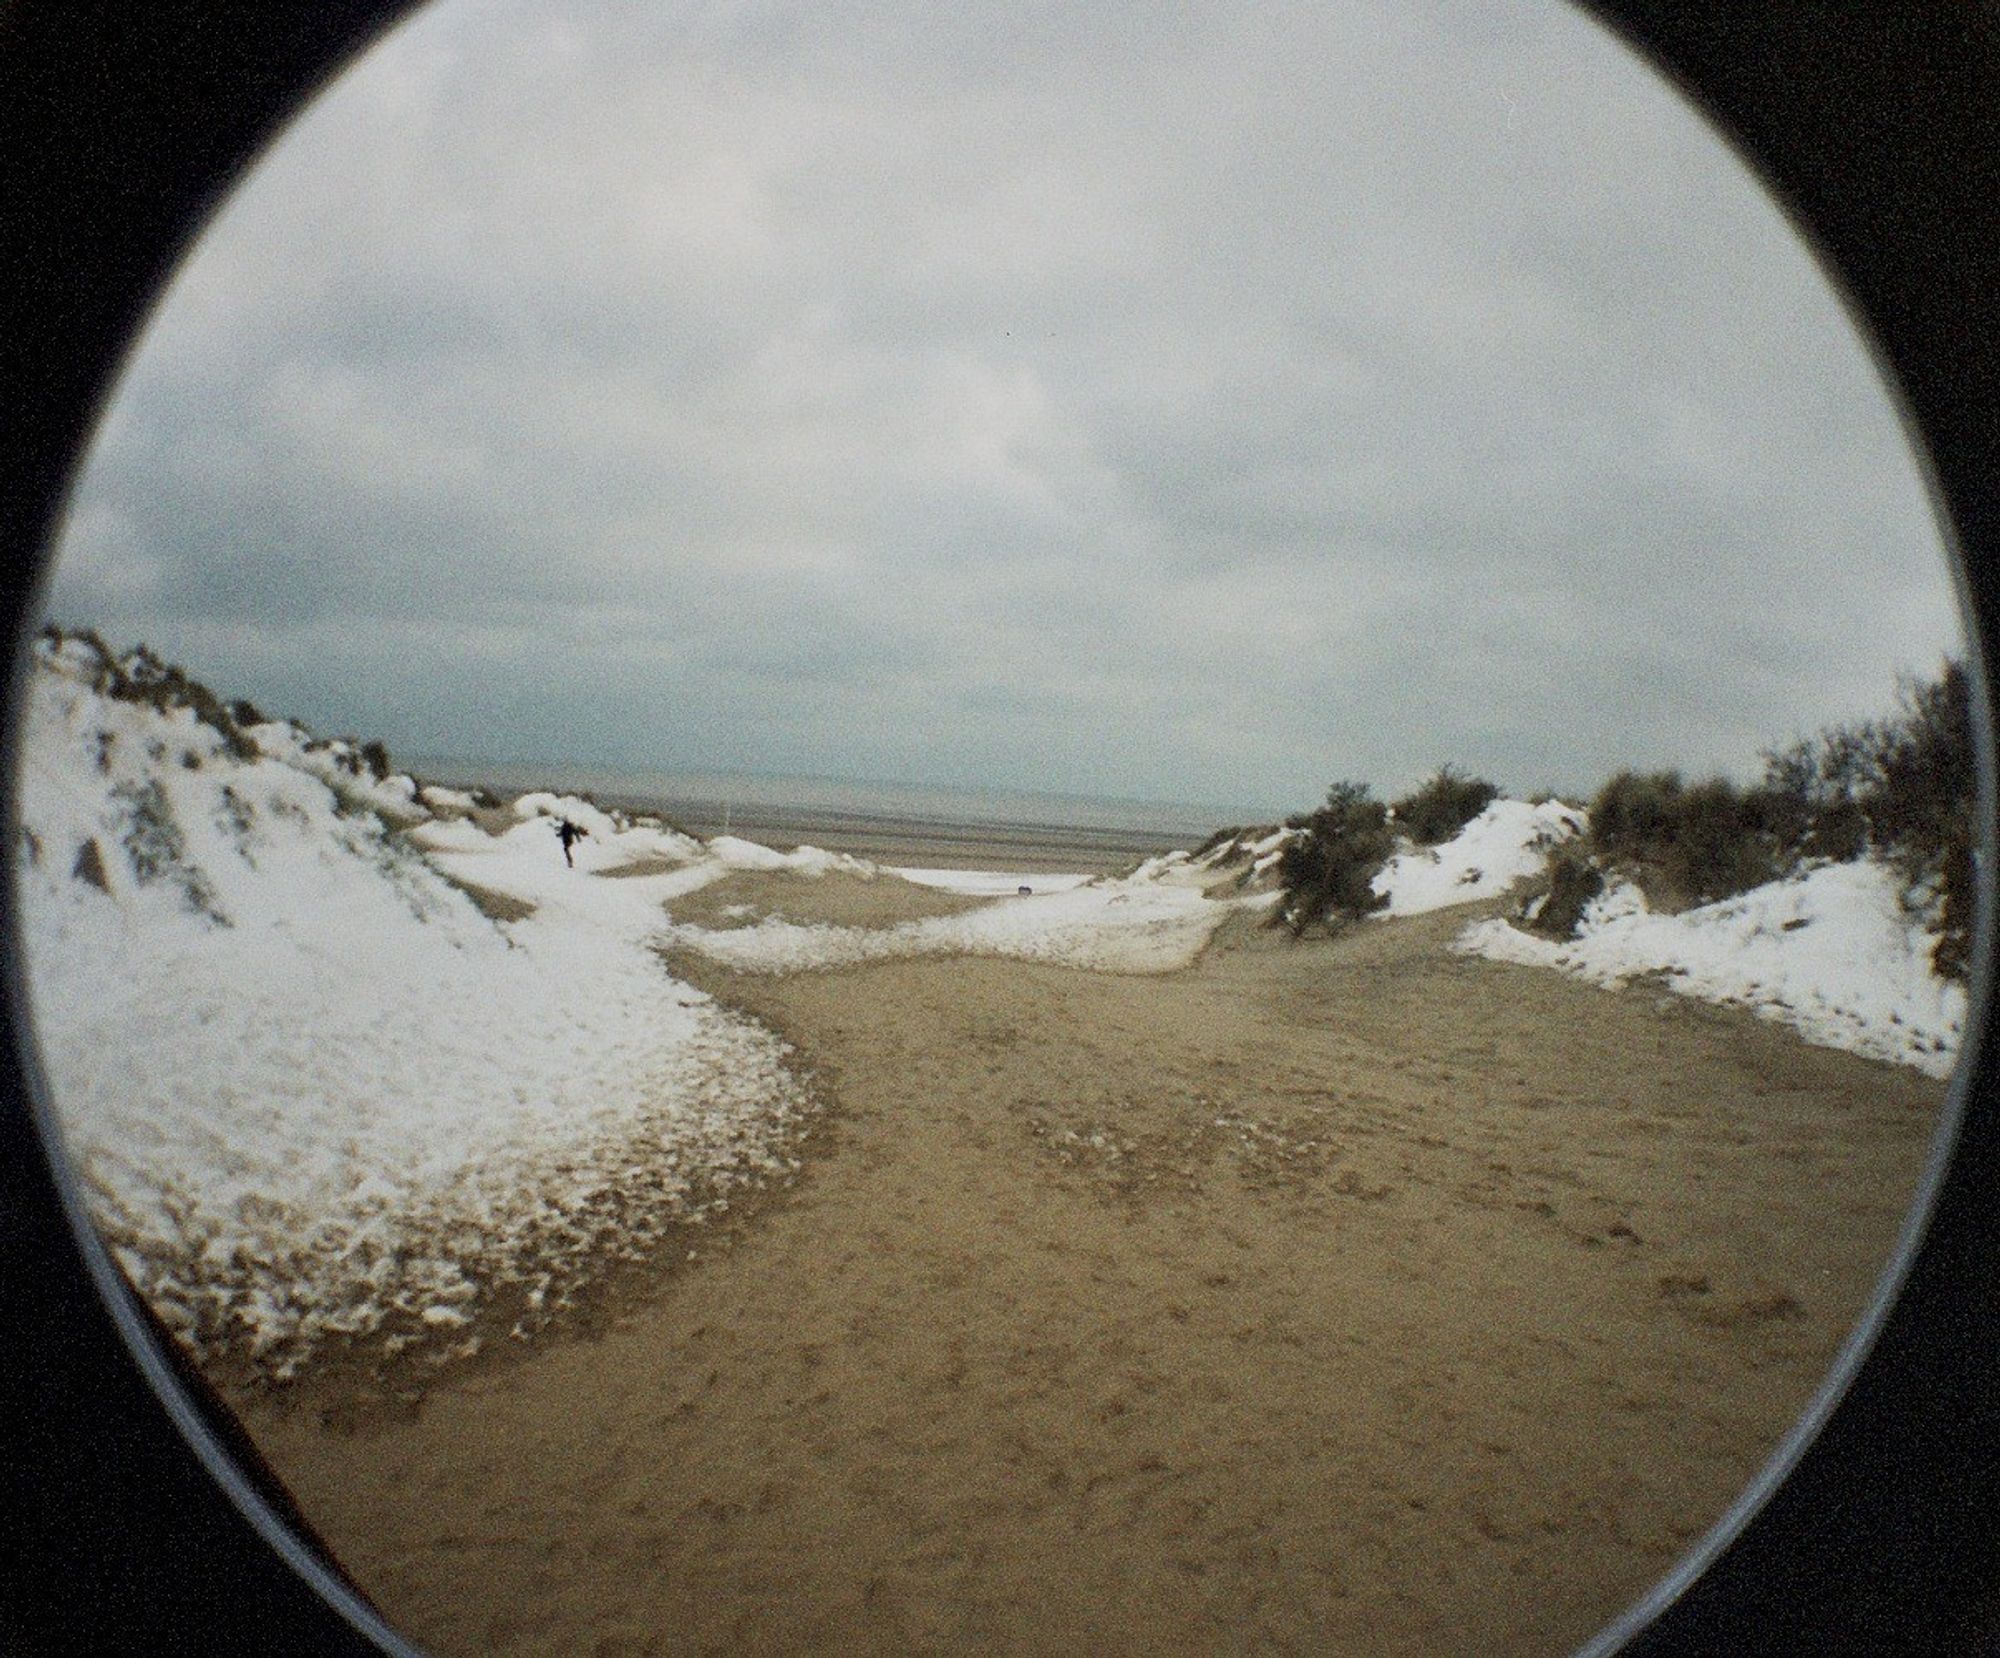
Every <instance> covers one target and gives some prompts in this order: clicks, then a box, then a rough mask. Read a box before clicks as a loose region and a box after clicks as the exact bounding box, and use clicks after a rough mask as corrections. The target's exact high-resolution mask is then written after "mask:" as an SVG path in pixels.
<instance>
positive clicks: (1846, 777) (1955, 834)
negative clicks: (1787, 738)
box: [1753, 660, 1977, 979]
mask: <svg viewBox="0 0 2000 1658" xmlns="http://www.w3.org/2000/svg"><path fill="white" fill-rule="evenodd" d="M1976 788H1977V774H1976V767H1975V765H1974V759H1973V746H1972V688H1971V683H1970V681H1969V679H1968V678H1967V675H1966V670H1965V664H1964V663H1963V662H1959V661H1955V660H1947V661H1946V662H1945V663H1944V665H1943V666H1942V668H1941V669H1940V670H1939V673H1938V676H1937V677H1936V678H1935V679H1931V680H1906V681H1905V682H1904V683H1903V685H1902V686H1901V688H1900V690H1899V693H1898V707H1897V709H1896V711H1895V712H1894V713H1893V714H1891V715H1890V716H1889V717H1887V718H1886V719H1881V720H1873V721H1867V722H1863V723H1860V724H1852V725H1840V726H1830V727H1828V728H1827V729H1826V730H1824V731H1822V732H1820V733H1819V735H1818V736H1816V737H1813V738H1810V739H1808V740H1806V741H1804V742H1799V743H1794V744H1793V745H1792V746H1791V747H1790V748H1788V749H1784V750H1781V751H1779V752H1777V753H1772V754H1767V755H1765V757H1764V780H1763V783H1762V784H1761V785H1760V786H1759V788H1758V789H1757V790H1755V791H1753V793H1754V799H1755V802H1756V806H1757V809H1758V810H1759V811H1761V813H1762V814H1763V822H1764V827H1765V828H1766V830H1767V832H1768V836H1769V839H1770V841H1771V844H1772V845H1773V847H1774V848H1775V850H1776V851H1777V853H1778V855H1779V856H1780V857H1782V858H1785V859H1788V860H1794V859H1800V858H1830V859H1834V860H1836V861H1844V860H1846V859H1849V858H1857V857H1860V856H1861V855H1862V854H1863V853H1864V852H1867V851H1869V850H1871V849H1872V850H1873V851H1875V852H1876V853H1877V854H1878V855H1880V856H1882V857H1884V858H1886V859H1888V860H1889V861H1890V862H1891V863H1893V864H1894V865H1895V867H1896V869H1897V871H1898V873H1899V874H1900V875H1901V876H1902V879H1903V884H1904V891H1905V895H1906V899H1907V901H1908V902H1909V903H1910V904H1911V905H1912V906H1913V907H1915V908H1918V909H1920V910H1922V911H1924V912H1925V913H1926V914H1927V915H1928V917H1929V920H1930V923H1931V926H1932V929H1933V931H1934V932H1935V933H1936V934H1937V943H1936V945H1935V946H1934V948H1933V950H1932V957H1931V959H1932V964H1933V965H1934V966H1935V967H1936V968H1937V970H1938V972H1939V973H1940V974H1942V975H1944V976H1946V977H1949V978H1960V979H1962V978H1964V977H1965V976H1966V972H1967V967H1968V959H1969V956H1970V952H1971V946H1972V907H1973V894H1974V889H1975V885H1976V883H1975V880H1974V876H1973V864H1972V843H1973V809H1974V797H1975V793H1976Z"/></svg>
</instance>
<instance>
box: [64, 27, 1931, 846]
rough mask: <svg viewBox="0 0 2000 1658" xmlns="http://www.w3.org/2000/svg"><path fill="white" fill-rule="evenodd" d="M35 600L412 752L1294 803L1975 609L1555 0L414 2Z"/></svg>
mask: <svg viewBox="0 0 2000 1658" xmlns="http://www.w3.org/2000/svg"><path fill="white" fill-rule="evenodd" d="M50 610H51V612H52V614H53V615H55V616H56V617H57V618H58V619H59V620H61V621H65V622H68V623H72V624H75V625H94V626H96V627H98V628H100V629H101V630H102V631H103V632H104V633H105V634H106V636H107V638H108V639H110V640H111V641H112V642H113V643H130V642H132V641H135V640H139V639H144V640H146V641H148V642H150V643H151V644H153V645H154V646H155V648H157V649H160V650H161V651H163V652H164V653H165V654H168V655H169V656H171V657H174V658H177V659H179V660H181V661H183V662H185V663H186V664H187V665H188V667H189V668H190V669H191V670H192V671H194V672H195V673H197V674H198V675H200V676H201V677H203V678H206V679H208V680H209V681H210V682H211V683H212V684H213V685H214V686H215V687H216V688H217V689H218V690H219V691H220V692H222V693H223V694H224V695H226V696H231V695H248V696H251V697H253V698H254V699H256V700H257V701H258V702H260V703H261V704H263V705H264V706H265V707H266V708H267V709H268V710H269V711H271V712H282V713H289V714H294V715H297V716H299V717H302V718H304V719H305V720H306V721H307V722H308V723H310V724H312V725H313V726H314V727H315V728H316V729H320V730H322V731H329V732H333V731H339V732H352V733H355V734H358V735H362V736H380V737H382V738H384V739H385V740H386V741H387V742H388V744H389V746H390V748H391V750H392V752H394V751H402V752H429V753H452V754H464V755H471V756H480V757H486V758H492V759H505V760H526V761H557V760H562V761H575V762H586V763H591V764H609V765H622V766H634V767H641V768H645V769H652V770H665V769H680V768H709V769H714V768H722V769H747V770H756V771H769V772H779V773H786V772H798V773H811V774H816V775H822V776H836V777H850V778H867V779H885V780H897V781H908V782H916V783H931V784H947V785H952V784H962V785H971V786H996V787H1006V788H1044V789H1054V790H1062V791H1070V792H1081V793H1091V794H1111V795H1126V796H1138V797H1145V798H1157V799H1171V800H1192V801H1201V802H1215V803H1219V804H1224V805H1228V806H1232V807H1236V806H1252V805H1255V806H1262V807H1267V808H1271V809H1278V810H1284V809H1300V808H1303V807H1305V806H1307V805H1310V804H1312V803H1314V802H1315V801H1316V800H1317V799H1318V798H1319V797H1320V796H1321V794H1322V793H1323V792H1324V790H1325V788H1326V785H1327V783H1328V782H1329V781H1331V780H1332V779H1334V778H1337V777H1355V778H1361V779H1365V780H1367V781H1369V782H1371V783H1373V784H1375V785H1376V787H1377V788H1378V789H1380V790H1385V791H1390V792H1394V791H1395V790H1397V789H1398V788H1400V787H1401V786H1402V785H1405V784H1407V783H1408V782H1410V781H1413V780H1414V779H1415V778H1417V777H1418V776H1420V775H1422V774H1423V773H1424V772H1426V771H1428V770H1429V769H1430V768H1431V767H1432V766H1433V765H1435V764H1436V763H1437V762H1439V761H1442V760H1452V761H1456V762H1458V763H1460V764H1462V765H1465V766H1468V767H1470V768H1472V769H1475V770H1477V771H1480V772H1482V773H1485V774H1487V775H1490V776H1492V777H1494V778H1495V779H1497V780H1498V781H1500V782H1502V783H1504V784H1507V785H1510V786H1513V787H1515V788H1518V789H1523V790H1525V789H1530V788H1534V787H1538V786H1561V787H1567V788H1570V789H1587V788H1590V787H1592V786H1594V785H1595V784H1596V783H1597V782H1599V781H1601V780H1602V778H1603V777H1604V775H1606V774H1607V773H1608V772H1609V771H1611V770H1612V769H1614V768H1616V767H1618V766H1620V765H1627V764H1632V765H1646V766H1651V765H1678V766H1681V767H1683V768H1686V769H1689V770H1692V771H1702V770H1707V769H1711V768H1715V767H1727V768H1731V769H1734V770H1736V771H1737V772H1738V773H1739V774H1741V775H1748V774H1749V773H1750V772H1751V771H1752V770H1753V769H1754V767H1755V765H1756V757H1757V754H1758V752H1759V750H1760V749H1762V748H1764V747H1767V746H1770V745H1772V744H1775V743H1779V742H1783V741H1785V740H1787V739H1789V738H1790V737H1792V736H1794V735H1798V734H1802V733H1804V732H1806V731H1809V730H1811V729H1813V728H1815V727H1817V726H1818V725H1820V724H1821V723H1823V722H1825V721H1827V720H1830V719H1838V718H1850V717H1854V716H1857V715H1864V714H1869V713H1873V712H1875V711H1878V710H1880V709H1882V708H1885V707H1886V706H1887V705H1888V703H1889V702H1890V700H1891V698H1892V697H1893V694H1894V689H1895V679H1896V675H1897V673H1898V671H1899V670H1905V669H1913V670H1925V669H1929V668H1931V667H1934V665H1935V664H1936V662H1937V660H1938V658H1939V656H1940V654H1941V653H1942V652H1943V651H1945V650H1946V649H1951V648H1956V642H1957V639H1958V621H1957V615H1956V611H1955V609H1954V606H1953V601H1952V598H1951V592H1950V587H1949V582H1948V578H1947V574H1946V566H1945V562H1944V555H1943V553H1942V551H1941V549H1940V545H1939V541H1938V535H1937V531H1936V528H1935V526H1934V524H1933V521H1932V518H1931V515H1930V509H1929V506H1928V504H1927V500H1926V498H1925V495H1924V491H1923V488H1922V485H1921V483H1920V481H1919V474H1918V470H1917V468H1916V466H1915V464H1914V463H1913V461H1912V460H1911V458H1910V457H1909V454H1908V452H1907V449H1906V447H1905V441H1904V438H1903V436H1902V433H1901V431H1900V428H1899V426H1898V423H1897V420H1896V417H1895V415H1894V413H1893V411H1892V409H1891V407H1890V404H1889V402H1888V401H1887V399H1886V397H1885V395H1884V393H1883V391H1882V389H1881V386H1880V383H1879V381H1878V379H1877V376H1876V373H1875V370H1874V368H1873V367H1872V366H1871V364H1870V362H1869V360H1868V358H1867V355H1866V353H1865V351H1864V350H1863V348H1862V346H1861V345H1860V343H1859V341H1858V340H1857V339H1856V338H1855V336H1854V335H1853V333H1852V330H1851V327H1850V325H1849V324H1848V322H1847V320H1846V318H1845V316H1844V314H1843V313H1842V311H1841V309H1840V307H1839V305H1838V303H1837V302H1836V300H1835V298H1834V297H1833V294H1832V292H1831V290H1830V289H1829V288H1828V286H1827V284H1826V282H1825V280H1824V279H1823V278H1822V277H1821V275H1820V274H1819V273H1818V271H1817V268H1816V267H1815V266H1814V265H1813V263H1812V261H1811V260H1810V258H1809V257H1808V255H1807V254H1806V252H1805V250H1804V248H1803V247H1802V246H1801V245H1800V244H1799V243H1798V241H1797V240H1796V239H1795V237H1794V236H1793V234H1792V232H1791V231H1790V229H1789V228H1788V227H1787V225H1786V223H1785V221H1784V220H1783V218H1782V217H1781V215H1780V214H1779V212H1778V210H1777V209H1776V208H1775V207H1774V206H1773V205H1772V204H1771V203H1770V201H1769V200H1768V199H1767V198H1765V197H1764V196H1763V195H1762V194H1761V192H1760V191H1759V190H1758V188H1757V187H1756V186H1755V185H1753V183H1752V182H1751V180H1750V177H1749V175H1748V174H1747V172H1745V170H1744V169H1743V168H1742V167H1741V165H1740V164H1739V163H1738V162H1737V161H1736V160H1735V158H1734V157H1733V156H1732V155H1731V154H1730V153H1729V152H1728V151H1727V150H1726V149H1725V147H1724V146H1723V145H1722V143H1721V142H1720V141H1719V140H1718V139H1717V138H1716V137H1714V136H1713V135H1712V133H1711V132H1710V131H1709V130H1708V129H1707V127H1706V126H1705V125H1704V124H1703V123H1702V122H1701V120H1700V119H1699V118H1698V117H1697V116H1695V115H1694V114H1693V112H1692V111H1691V110H1690V109H1689V108H1687V107H1686V106H1685V105H1684V104H1682V103H1681V102H1680V101H1679V99H1678V97H1677V96H1676V95H1675V94H1673V93H1672V92H1670V91H1669V90H1668V89H1667V88H1666V87H1665V86H1664V85H1663V84H1662V83H1660V82H1658V81H1657V80H1656V79H1654V78H1653V76H1652V75H1651V73H1650V71H1648V70H1647V69H1645V68H1644V67H1643V66H1642V65H1641V63H1640V62H1639V61H1638V60H1637V59H1636V58H1634V57H1632V56H1630V55H1629V54H1628V53H1627V52H1626V51H1625V50H1624V48H1623V47H1621V46H1620V45H1619V44H1618V43H1617V42H1616V41H1615V40H1614V39H1613V38H1612V37H1611V36H1609V35H1608V34H1606V33H1605V32H1604V31H1602V30H1601V29H1600V28H1599V27H1598V26H1597V25H1596V24H1594V23H1593V22H1591V21H1589V20H1588V19H1586V18H1585V17H1583V16H1582V15H1581V14H1578V13H1574V12H1571V11H1570V10H1568V9H1567V8H1565V7H1562V6H1560V5H1558V4H1556V3H1554V0H1549V3H1547V4H1529V3H1525V0H1490V3H1479V0H1449V3H1447V0H1420V3H1415V4H1412V3H1410V0H1384V3H1382V4H1379V5H1377V4H1369V3H1366V0H1300V3H1296V4H1294V3H1289V0H1276V3H1272V0H1255V3H1252V0H1215V3H1186V4H1171V3H1161V0H1144V3H1133V4H1120V3H1116V0H1074V3H1071V0H1060V3H1058V0H1017V3H1013V4H1008V5H997V4H996V5H979V6H968V7H948V6H938V5H935V4H931V3H928V0H925V3H918V0H861V3H845V0H843V3H841V4H825V3H794V0H747V3H741V4H726V3H712V4H700V5H698V4H688V5H679V4H670V3H661V0H634V3H620V0H575V3H572V4H567V5H564V6H562V7H560V8H554V7H549V6H546V5H542V4H531V3H528V0H440V3H438V4H435V5H433V6H432V7H430V8H429V9H427V10H425V11H423V12H421V13H419V14H418V15H417V16H416V17H415V18H414V19H413V20H411V22H409V23H408V24H406V25H405V26H404V27H403V28H402V29H401V30H399V31H398V32H397V33H395V34H394V35H392V36H390V37H389V38H388V39H387V40H385V41H384V42H383V43H382V44H381V45H379V46H378V47H377V48H376V49H375V50H374V51H373V52H371V53H370V54H369V55H368V56H367V57H366V58H365V59H363V60H361V61H360V62H359V64H358V65H357V66H356V67H355V68H354V69H352V70H351V71H350V72H349V73H348V74H347V75H346V76H345V77H343V78H342V79H341V80H340V81H339V82H338V83H337V84H336V85H335V86H334V87H333V88H331V89H330V90H329V91H328V92H327V94H326V95H325V96H323V97H322V98H321V99H320V100H319V101H318V102H317V103H316V104H315V105H314V106H312V108H311V109H310V110H309V111H308V112H307V113H306V114H305V115H304V116H303V117H302V118H301V119H300V120H299V122H298V123H297V124H296V125H295V126H294V127H293V128H292V130H291V131H290V132H289V134H288V135H287V136H286V137H285V138H284V139H283V140H282V141H281V143H280V144H279V145H278V146H277V147H276V148H275V149H274V150H273V151H272V153H271V154H270V155H269V156H268V157H267V158H266V160H265V161H264V162H263V164H262V165H261V166H260V167H259V168H258V169H257V170H256V171H255V172H254V173H253V175H252V176H251V177H250V179H249V180H248V182H247V183H246V185H245V186H244V187H243V188H242V189H241V190H240V191H239V192H238V193H237V194H236V196H234V197H233V198H232V199H231V201H230V203H229V204H228V206H227V207H226V208H225V210H224V211H223V212H222V214H221V215H220V216H219V217H218V218H217V220H216V221H215V223H214V225H213V226H212V227H211V229H210V231H209V233H208V234H207V236H206V237H205V238H204V239H203V241H202V242H201V244H200V246H199V247H198V249H197V251H196V253H195V255H194V256H193V258H192V259H191V260H190V261H189V262H188V264H187V265H186V266H185V267H184V269H183V271H182V272H181V274H180V276H179V278H178V279H177V281H176V282H175V284H174V285H173V286H172V288H171V289H170V290H169V291H168V294H167V297H166V298H165V300H164V302H163V304H162V306H161V308H160V310H159V312H158V314H157V315H156V317H155V318H154V321H153V323H152V325H151V327H150V328H149V330H148V332H147V334H146V336H145V337H144V338H143V340H142V342H141V344H140V346H139V349H138V351H137V353H136V355H135V357H134V360H133V363H132V365H131V367H130V369H129V371H128V374H127V377H126V379H125V381H124V383H123V387H122V389H121V391H120V393H119V395H118V398H117V400H116V403H115V405H114V408H113V412H112V414H111V416H110V418H109V419H108V421H107V423H106V425H105V427H104V428H103V430H102V431H101V433H100V436H99V442H98V446H97V448H96V451H95V453H94V456H93V459H92V461H91V463H90V465H89V467H88V469H87V471H86V473H85V475H84V477H83V479H82V481H81V484H80V486H79V491H78V494H77V498H76V501H75V505H74V511H73V517H72V521H71V526H70V530H69V533H68V536H67V539H66V541H65V543H64V549H63V553H62V556H61V561H60V564H59V566H58V569H57V573H56V576H55V578H54V581H53V585H52V588H51V593H50Z"/></svg>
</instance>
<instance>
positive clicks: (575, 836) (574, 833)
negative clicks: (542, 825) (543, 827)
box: [556, 818, 590, 869]
mask: <svg viewBox="0 0 2000 1658" xmlns="http://www.w3.org/2000/svg"><path fill="white" fill-rule="evenodd" d="M589 833H590V831H589V830H588V829H586V828H584V827H583V825H582V824H580V823H571V822H570V820H569V819H568V818H558V819H557V820H556V839H558V840H559V841H561V842H562V848H563V862H564V863H565V864H567V865H568V866H569V867H570V868H571V869H574V868H576V859H575V858H573V857H571V856H570V850H569V849H570V848H571V847H572V846H574V845H576V843H577V842H578V841H580V840H582V839H583V837H584V836H585V835H587V834H589Z"/></svg>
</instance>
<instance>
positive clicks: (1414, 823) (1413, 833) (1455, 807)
mask: <svg viewBox="0 0 2000 1658" xmlns="http://www.w3.org/2000/svg"><path fill="white" fill-rule="evenodd" d="M1499 798H1500V787H1499V785H1498V784H1497V783H1489V782H1487V780H1486V779H1485V778H1483V777H1468V776H1466V774H1465V773H1464V772H1462V771H1459V770H1458V769H1457V768H1455V767H1453V766H1439V767H1438V769H1437V772H1436V775H1434V776H1433V777H1431V778H1430V780H1429V781H1428V782H1425V783H1421V784H1419V785H1418V786H1417V787H1416V789H1415V790H1414V791H1412V792H1411V793H1409V794H1407V795H1405V796H1404V797H1403V798H1402V799H1401V800H1399V801H1397V802H1396V803H1395V804H1394V805H1393V806H1391V807H1390V808H1389V809H1390V811H1391V813H1392V814H1393V815H1394V817H1395V820H1396V827H1397V828H1398V829H1401V830H1402V831H1403V832H1404V833H1405V834H1407V835H1408V836H1409V837H1410V838H1411V839H1412V840H1414V841H1415V842H1416V843H1417V844H1418V845H1419V846H1436V845H1438V844H1439V843H1440V842H1441V841H1448V840H1450V839H1451V838H1452V836H1454V835H1456V834H1457V833H1458V832H1459V830H1461V829H1463V828H1464V827H1465V826H1466V825H1467V824H1468V823H1470V822H1471V821H1472V820H1473V819H1474V818H1476V817H1477V816H1479V814H1480V813H1481V812H1483V811H1485V810H1486V808H1487V807H1488V806H1490V805H1492V804H1493V802H1494V801H1495V800H1497V799H1499Z"/></svg>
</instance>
